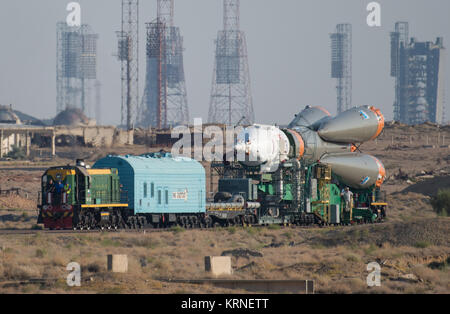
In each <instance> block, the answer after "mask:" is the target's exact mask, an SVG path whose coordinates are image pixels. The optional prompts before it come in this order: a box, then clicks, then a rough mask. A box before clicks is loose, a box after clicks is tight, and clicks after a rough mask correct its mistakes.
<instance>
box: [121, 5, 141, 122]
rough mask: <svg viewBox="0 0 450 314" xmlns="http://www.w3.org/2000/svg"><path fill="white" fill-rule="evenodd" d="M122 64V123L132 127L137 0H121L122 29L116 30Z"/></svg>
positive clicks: (135, 96) (136, 94)
mask: <svg viewBox="0 0 450 314" xmlns="http://www.w3.org/2000/svg"><path fill="white" fill-rule="evenodd" d="M117 37H118V54H117V57H118V59H119V61H121V64H122V76H121V79H122V121H121V123H122V125H124V126H126V127H127V129H129V130H130V129H132V128H133V127H134V125H135V123H136V113H137V112H138V111H137V110H138V104H139V0H122V30H121V31H119V32H117Z"/></svg>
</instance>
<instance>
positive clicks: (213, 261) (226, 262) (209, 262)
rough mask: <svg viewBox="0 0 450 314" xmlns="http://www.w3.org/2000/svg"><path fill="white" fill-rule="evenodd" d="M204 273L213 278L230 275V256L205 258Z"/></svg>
mask: <svg viewBox="0 0 450 314" xmlns="http://www.w3.org/2000/svg"><path fill="white" fill-rule="evenodd" d="M205 271H206V272H209V273H210V274H211V275H213V276H215V277H219V276H224V275H231V274H232V269H231V257H230V256H206V257H205Z"/></svg>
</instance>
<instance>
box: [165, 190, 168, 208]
mask: <svg viewBox="0 0 450 314" xmlns="http://www.w3.org/2000/svg"><path fill="white" fill-rule="evenodd" d="M165 192H166V193H165V194H166V195H165V197H166V205H168V204H169V191H168V190H166V191H165Z"/></svg>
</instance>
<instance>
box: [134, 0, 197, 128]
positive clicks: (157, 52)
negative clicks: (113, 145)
mask: <svg viewBox="0 0 450 314" xmlns="http://www.w3.org/2000/svg"><path fill="white" fill-rule="evenodd" d="M157 4H158V16H157V19H156V20H155V21H153V22H151V23H147V75H146V84H145V92H144V97H143V99H142V104H141V114H140V120H139V125H141V126H143V127H153V128H159V129H166V128H168V127H173V126H177V125H183V124H188V123H189V107H188V100H187V91H186V80H185V74H184V63H183V38H182V37H181V33H180V29H179V27H175V26H174V22H173V17H174V1H173V0H158V1H157Z"/></svg>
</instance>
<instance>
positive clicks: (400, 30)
mask: <svg viewBox="0 0 450 314" xmlns="http://www.w3.org/2000/svg"><path fill="white" fill-rule="evenodd" d="M444 52H445V48H444V44H443V38H442V37H438V38H437V39H436V42H434V43H433V42H419V41H417V40H416V39H415V38H410V39H409V26H408V23H407V22H397V23H396V24H395V31H394V32H392V33H391V76H392V77H395V103H394V120H395V121H399V122H402V123H406V124H422V123H424V122H433V123H438V124H441V123H443V122H444V121H443V120H444V71H445V54H444Z"/></svg>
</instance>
